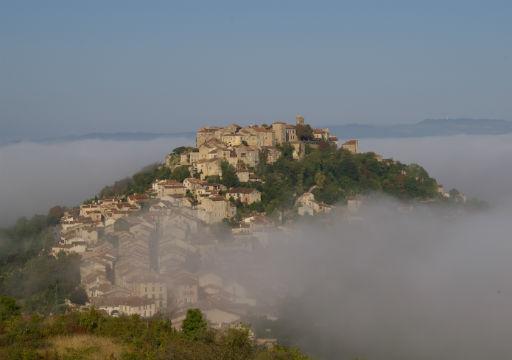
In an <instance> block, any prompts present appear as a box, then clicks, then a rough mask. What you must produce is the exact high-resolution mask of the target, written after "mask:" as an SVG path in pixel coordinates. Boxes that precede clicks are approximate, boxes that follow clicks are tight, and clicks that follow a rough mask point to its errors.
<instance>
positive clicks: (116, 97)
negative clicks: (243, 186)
mask: <svg viewBox="0 0 512 360" xmlns="http://www.w3.org/2000/svg"><path fill="white" fill-rule="evenodd" d="M511 18H512V2H510V1H506V0H505V1H491V0H486V1H483V0H482V1H471V0H456V1H450V0H444V1H437V0H431V1H411V0H408V1H365V0H362V1H361V0H358V1H330V2H326V1H309V2H305V1H299V0H293V1H251V2H247V1H191V0H188V1H150V2H142V1H127V0H124V1H93V0H89V1H81V2H72V1H2V2H1V3H0V138H3V139H7V138H11V139H12V138H17V137H45V136H52V135H63V134H70V133H85V132H92V131H119V130H120V129H121V130H124V131H164V132H173V131H184V130H192V129H194V128H195V127H197V126H199V125H201V124H205V123H225V122H231V121H237V122H240V123H247V122H250V121H256V120H257V121H271V120H275V119H285V120H291V119H293V116H294V115H295V113H297V112H301V113H303V114H304V115H305V116H306V118H307V119H308V120H310V121H311V122H312V123H315V124H335V123H348V122H366V123H367V122H371V123H391V122H414V121H419V120H422V119H424V118H439V117H488V118H504V119H512V102H511V101H510V96H511V94H512V69H511V64H512V49H511V48H512V47H511V41H510V39H511V38H512V22H511V21H510V19H511Z"/></svg>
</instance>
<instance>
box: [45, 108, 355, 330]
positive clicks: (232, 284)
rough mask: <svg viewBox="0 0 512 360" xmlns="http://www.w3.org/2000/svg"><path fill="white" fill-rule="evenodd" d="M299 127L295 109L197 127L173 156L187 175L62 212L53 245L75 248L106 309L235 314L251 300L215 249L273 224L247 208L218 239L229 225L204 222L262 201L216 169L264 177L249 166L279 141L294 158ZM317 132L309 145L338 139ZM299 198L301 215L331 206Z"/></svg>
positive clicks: (223, 320)
mask: <svg viewBox="0 0 512 360" xmlns="http://www.w3.org/2000/svg"><path fill="white" fill-rule="evenodd" d="M300 126H304V118H303V117H301V116H297V118H296V125H289V124H286V123H283V122H275V123H273V124H272V125H270V126H267V125H254V126H247V127H240V126H238V125H230V126H227V127H222V128H221V127H208V128H202V129H200V130H199V131H198V132H197V138H196V148H192V149H189V150H187V151H185V152H184V153H182V154H180V158H179V164H178V165H181V166H183V165H185V166H188V167H189V169H190V171H191V174H192V175H193V177H189V178H186V179H185V180H184V181H183V182H179V181H176V180H156V181H154V182H153V183H152V184H151V188H150V189H149V190H148V191H147V192H146V193H145V194H134V195H130V196H127V197H125V198H124V197H123V198H121V197H112V198H103V199H99V200H96V201H92V202H88V203H85V204H82V205H81V206H80V207H79V208H75V209H71V210H69V211H67V212H66V213H65V215H64V216H63V217H62V218H61V222H60V226H59V227H58V230H59V231H58V232H57V236H58V243H57V245H55V246H54V248H53V249H52V252H53V254H55V255H57V254H58V253H59V252H66V253H79V254H81V257H82V261H81V267H80V273H81V282H82V287H83V288H84V290H85V291H86V293H87V295H88V298H89V303H90V305H92V306H95V307H96V308H98V309H102V310H104V311H106V312H107V313H109V314H111V315H120V314H127V315H133V314H137V315H140V316H143V317H150V316H153V315H155V314H157V313H168V314H171V317H172V318H173V320H174V321H173V323H175V324H178V325H179V323H180V321H182V320H183V318H184V316H185V313H186V310H187V309H188V308H191V307H199V308H201V310H203V312H204V313H205V315H206V317H207V319H208V320H209V321H210V323H211V324H212V325H213V326H223V325H225V324H229V323H233V322H237V321H239V320H240V318H241V317H243V316H244V314H247V313H248V312H250V309H251V308H253V307H254V306H256V305H257V302H256V300H255V299H254V298H253V297H251V295H250V294H249V293H248V292H247V291H246V290H245V289H244V288H243V286H241V285H240V284H239V283H237V282H236V281H234V280H233V279H229V276H225V275H224V276H223V275H221V274H220V273H216V272H215V271H214V270H212V269H211V268H210V267H208V266H207V265H208V264H213V263H215V265H216V266H219V265H220V267H222V265H223V264H222V263H221V264H219V262H222V261H221V260H219V259H221V258H226V257H218V256H217V254H218V253H219V252H222V253H223V254H238V253H240V252H250V251H252V250H253V249H254V247H255V246H256V247H258V246H263V247H265V246H266V245H267V244H268V241H269V240H268V239H269V233H271V232H273V231H278V229H277V227H276V226H275V224H274V222H273V221H272V220H271V219H269V218H268V217H267V216H266V215H265V214H251V215H248V216H246V217H245V218H243V219H241V221H240V222H239V226H238V227H235V228H232V229H229V228H228V227H226V229H227V231H228V232H229V231H230V232H231V233H230V234H228V237H229V238H230V239H231V240H230V241H229V242H225V241H222V239H221V238H220V237H222V236H225V235H226V234H223V235H222V236H219V234H218V233H216V232H215V231H216V230H215V229H216V228H217V227H214V226H210V225H212V224H216V223H220V222H222V221H223V220H224V219H230V218H233V217H234V216H235V215H236V204H237V203H242V204H246V205H250V204H254V203H258V202H260V201H261V193H260V192H259V191H258V190H256V189H254V188H253V187H251V186H248V185H246V186H245V187H243V186H242V187H235V188H227V187H226V186H224V185H222V184H220V183H218V181H217V182H216V181H215V178H213V181H212V177H218V179H219V180H220V179H222V166H221V165H222V161H226V162H227V163H229V164H230V165H232V166H233V167H234V168H235V170H236V175H237V176H238V178H239V180H240V182H241V183H242V184H247V183H251V182H260V181H261V180H260V179H258V178H257V177H256V175H255V173H254V169H255V167H256V166H257V165H258V164H259V162H260V161H265V162H266V163H273V162H275V161H277V160H278V159H279V157H280V156H281V154H282V149H281V146H283V145H284V144H285V143H287V144H289V145H290V146H291V148H292V150H293V155H292V156H293V158H294V159H300V158H301V157H303V156H304V155H305V146H306V142H305V141H301V140H300V139H299V138H298V135H297V129H298V128H299V127H300ZM313 137H314V139H313V142H312V143H311V144H310V145H315V142H316V143H319V142H321V141H326V142H334V141H337V139H336V138H335V137H333V136H331V134H330V133H329V130H328V129H313ZM357 145H358V144H357V141H355V140H353V141H349V142H347V143H344V144H342V146H343V147H344V148H345V149H346V150H348V151H351V152H357V151H358V149H357ZM174 164H175V163H174ZM297 207H298V209H299V214H300V215H305V214H311V215H314V214H319V213H327V212H329V211H330V210H331V208H330V207H329V206H328V205H326V204H323V203H320V202H317V201H315V199H314V195H313V194H312V193H311V192H307V193H305V194H304V195H302V196H301V197H300V198H299V199H298V200H297ZM217 229H218V228H217ZM230 256H231V255H230ZM236 257H237V256H236V255H233V258H236ZM227 258H229V256H228V257H227ZM224 265H226V264H224Z"/></svg>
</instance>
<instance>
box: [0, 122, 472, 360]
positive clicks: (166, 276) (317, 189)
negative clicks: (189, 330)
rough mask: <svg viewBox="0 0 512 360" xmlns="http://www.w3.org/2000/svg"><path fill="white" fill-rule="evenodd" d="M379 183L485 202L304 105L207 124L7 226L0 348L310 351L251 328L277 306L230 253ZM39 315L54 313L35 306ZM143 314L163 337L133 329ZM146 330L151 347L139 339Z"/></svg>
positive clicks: (246, 252) (376, 191)
mask: <svg viewBox="0 0 512 360" xmlns="http://www.w3.org/2000/svg"><path fill="white" fill-rule="evenodd" d="M381 194H384V195H386V196H390V197H393V198H395V199H397V200H398V201H399V202H400V203H401V204H404V203H406V204H407V205H408V206H409V207H413V206H415V205H416V204H420V203H421V204H436V205H443V206H446V207H457V208H464V207H466V208H468V207H473V206H474V205H479V203H477V202H471V201H466V198H465V196H464V195H463V194H461V193H459V192H458V191H457V190H455V189H453V190H451V191H449V192H447V191H445V190H444V189H443V188H442V186H441V185H439V184H438V183H437V181H436V180H435V179H433V178H432V177H430V176H429V174H428V172H427V171H426V170H425V169H424V168H422V167H421V166H420V165H417V164H403V163H401V162H399V161H396V160H393V159H383V158H382V157H381V156H380V155H378V154H376V153H374V152H368V153H360V152H359V149H358V140H354V139H353V140H349V141H346V142H339V141H338V139H337V138H336V137H334V136H332V134H331V133H330V132H329V130H328V129H314V128H312V127H311V126H310V125H308V124H305V123H304V119H303V118H302V117H301V116H298V117H297V119H296V125H290V124H286V123H282V122H276V123H274V124H272V125H265V124H263V125H252V126H248V127H241V126H238V125H236V124H232V125H229V126H226V127H222V128H219V127H206V128H201V129H199V130H198V132H197V134H196V144H195V146H187V147H179V148H176V149H174V150H173V151H172V152H171V153H169V154H168V155H167V156H166V158H165V163H161V164H153V165H149V166H147V167H146V168H144V169H143V170H141V171H140V172H138V173H136V174H135V175H133V176H132V177H129V178H126V179H121V180H119V181H118V182H116V183H115V184H113V185H111V186H107V187H105V188H104V189H103V190H102V191H101V192H100V193H99V194H98V195H97V196H96V197H95V198H92V199H89V200H87V201H85V202H84V203H83V204H81V205H80V206H79V207H75V208H69V209H66V208H61V207H55V208H52V209H50V211H49V212H48V214H47V215H45V216H35V217H33V218H32V219H20V220H19V221H18V222H17V223H16V225H15V226H13V227H11V228H8V229H0V239H1V240H2V241H1V242H0V293H1V294H3V295H7V296H9V297H10V298H3V300H2V301H4V305H3V307H4V308H3V310H2V311H4V312H5V313H6V315H4V316H3V321H4V323H3V324H2V325H1V326H0V347H1V346H3V347H4V350H5V351H6V352H9V351H14V350H16V351H18V352H17V353H16V354H21V355H19V356H20V357H22V356H23V350H22V349H21V348H20V346H21V347H26V346H28V344H30V346H29V347H30V349H31V350H30V351H32V353H36V354H41V351H43V350H44V351H46V352H45V354H46V353H48V352H50V353H52V354H53V353H55V352H57V353H58V354H59V356H60V355H62V354H63V353H62V351H61V350H62V348H63V347H64V350H63V351H64V353H65V352H66V351H67V350H65V346H64V345H62V344H63V343H64V344H65V343H66V341H67V340H69V343H71V344H75V345H73V346H75V347H78V348H80V349H81V350H80V349H78V350H77V349H75V350H76V351H82V350H83V351H85V352H87V351H90V352H91V354H92V353H94V351H96V350H97V351H99V352H100V353H101V352H102V351H104V350H105V349H108V348H113V349H115V350H113V351H114V352H116V353H122V352H125V353H126V352H128V353H130V352H131V353H133V354H138V356H140V357H135V358H144V356H150V355H148V354H151V356H154V354H169V351H170V352H171V353H176V354H178V353H179V354H181V355H182V356H183V357H180V358H191V359H194V358H219V359H220V358H222V359H225V358H233V359H235V358H240V359H253V358H254V359H274V358H276V359H278V358H287V359H288V358H290V359H295V358H297V359H300V358H302V357H301V356H302V355H300V354H299V353H298V352H295V351H291V350H288V349H284V348H281V347H279V346H277V347H272V350H268V351H267V350H265V349H263V348H260V347H258V346H256V343H258V341H260V342H261V341H264V339H261V338H260V339H255V340H254V341H252V338H251V337H250V336H249V332H247V333H245V332H244V331H245V330H243V331H242V332H240V331H241V330H240V329H238V327H239V325H240V324H241V323H250V319H251V317H250V316H249V314H253V315H254V314H256V315H258V314H260V315H261V314H272V313H274V312H275V311H276V308H275V304H269V303H268V301H267V299H266V298H265V296H264V293H260V292H258V291H257V289H255V288H252V287H251V285H250V283H248V284H245V283H244V282H243V280H240V279H236V276H235V275H237V274H235V273H234V271H229V269H230V267H229V266H230V265H232V264H233V259H234V258H239V259H240V258H243V256H247V257H249V258H250V257H251V256H252V254H253V252H254V251H265V249H266V247H267V240H268V237H267V236H266V235H268V233H272V234H273V236H274V237H276V238H277V239H279V238H284V237H285V234H286V233H287V232H289V231H290V230H291V229H293V227H294V224H296V223H297V222H298V220H299V219H300V218H303V219H307V220H311V219H312V217H313V216H314V217H316V218H317V219H320V220H322V219H326V218H328V217H329V216H332V217H333V218H332V219H335V217H336V216H341V217H342V218H344V219H346V218H350V217H351V216H352V215H354V214H355V213H357V211H358V208H359V207H360V206H361V204H363V203H364V202H367V201H370V199H371V198H372V197H373V196H376V195H377V196H379V195H381ZM310 217H311V219H310ZM226 269H228V271H226ZM260 273H261V274H262V273H263V272H261V271H259V270H258V269H254V274H253V275H254V276H255V277H257V274H260ZM260 281H261V282H262V283H263V284H264V283H265V281H264V279H260ZM282 285H283V288H285V285H286V284H282ZM11 298H12V299H13V300H11ZM15 302H16V303H15ZM16 304H17V305H16ZM18 305H20V306H21V311H20V309H19V308H18V307H17V306H18ZM196 307H197V308H198V309H199V310H198V314H200V315H197V313H196V315H197V316H199V317H200V318H201V319H202V316H203V315H202V314H203V313H204V319H203V320H204V326H205V329H206V328H208V330H204V331H205V333H204V334H202V335H201V337H200V338H195V337H194V338H193V339H191V338H190V337H187V335H186V331H185V328H186V324H187V320H186V319H187V318H188V317H189V312H190V310H191V309H194V308H196ZM91 308H94V309H98V310H101V311H102V312H101V313H97V312H95V310H92V311H91V310H90V309H91ZM72 309H75V310H78V309H80V310H81V311H80V312H78V311H72V312H71V313H69V311H70V310H72ZM84 311H85V312H84ZM21 313H23V315H21ZM34 314H40V315H44V316H46V317H44V318H38V317H32V318H29V316H31V315H34ZM58 314H61V315H58ZM108 315H111V316H108ZM191 316H192V315H191ZM197 316H196V317H197ZM143 319H146V320H143ZM164 319H165V320H164ZM56 324H58V326H57V325H56ZM144 324H145V326H146V327H148V329H149V330H147V331H155V332H156V334H155V333H150V334H149V335H151V336H156V337H157V338H158V339H159V340H158V341H159V342H158V343H154V340H152V339H151V338H140V337H139V336H149V335H148V333H146V332H143V334H142V335H140V334H139V333H138V332H136V333H134V332H133V331H139V330H140V327H143V326H144ZM27 327H28V328H30V329H31V330H30V331H29V333H28V335H27V334H25V335H24V333H23V331H24V330H20V329H26V328H27ZM123 327H127V328H128V329H127V330H126V331H128V332H127V333H126V332H123V331H124V329H123ZM63 328H65V329H68V331H63V330H62V329H63ZM69 329H71V330H69ZM113 329H115V330H116V331H114V330H113ZM134 329H135V330H134ZM179 329H182V331H178V330H179ZM214 329H216V330H214ZM225 329H230V330H225ZM237 329H238V330H237ZM145 331H146V330H145ZM20 332H21V333H20ZM119 333H120V334H119ZM68 334H74V335H76V336H78V335H81V334H85V335H87V336H92V337H99V338H100V339H95V338H90V340H91V341H92V342H94V341H96V340H97V341H98V342H97V343H98V345H97V346H96V347H95V349H96V350H94V349H92V350H91V349H88V348H86V347H85V348H84V347H83V346H82V345H83V339H81V338H79V337H76V338H73V339H67V340H66V339H64V340H63V339H62V338H61V337H62V335H68ZM205 334H206V335H207V338H206V340H205V338H204V337H203V335H205ZM262 334H263V335H264V334H265V333H264V332H259V333H258V336H262ZM206 335H205V336H206ZM25 336H28V338H27V337H25ZM102 337H106V338H107V339H103V340H101V338H102ZM232 337H234V338H232ZM27 339H28V340H27ZM36 340H37V341H36ZM93 340H94V341H93ZM111 341H114V342H113V343H111ZM160 341H162V342H160ZM272 341H274V342H275V339H273V340H272ZM137 342H140V348H136V349H135V348H131V347H130V346H128V345H129V344H134V343H137ZM137 344H139V343H137ZM162 344H164V345H162ZM127 346H128V347H127ZM58 348H60V349H61V350H58ZM82 348H83V349H82ZM93 348H94V347H93ZM170 349H172V350H170ZM193 349H195V350H193ZM75 350H73V349H72V350H70V351H75ZM105 351H107V350H105ZM142 351H144V353H142ZM289 351H291V352H289ZM13 353H14V352H13ZM141 354H144V355H141ZM205 354H209V355H208V356H210V357H208V356H207V355H205ZM226 354H230V355H226ZM181 355H180V356H181ZM45 356H46V355H45ZM52 356H53V355H52ZM14 358H16V357H14ZM84 358H86V357H84ZM132 358H134V357H132Z"/></svg>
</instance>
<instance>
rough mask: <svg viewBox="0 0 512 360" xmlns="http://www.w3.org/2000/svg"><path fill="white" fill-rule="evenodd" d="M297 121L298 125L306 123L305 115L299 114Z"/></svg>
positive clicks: (296, 117)
mask: <svg viewBox="0 0 512 360" xmlns="http://www.w3.org/2000/svg"><path fill="white" fill-rule="evenodd" d="M295 122H296V124H297V125H304V116H302V115H300V114H297V115H296V116H295Z"/></svg>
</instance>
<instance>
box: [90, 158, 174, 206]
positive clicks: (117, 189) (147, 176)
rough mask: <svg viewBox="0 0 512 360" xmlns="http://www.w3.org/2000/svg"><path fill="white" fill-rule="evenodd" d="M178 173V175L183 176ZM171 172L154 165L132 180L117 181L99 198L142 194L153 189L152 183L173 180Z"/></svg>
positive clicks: (102, 192)
mask: <svg viewBox="0 0 512 360" xmlns="http://www.w3.org/2000/svg"><path fill="white" fill-rule="evenodd" d="M181 174H182V172H178V173H177V175H181ZM171 178H172V172H171V170H170V169H169V168H168V167H166V166H162V165H160V164H152V165H149V166H146V167H145V168H144V169H142V170H141V171H139V172H138V173H136V174H135V175H133V176H132V177H131V178H125V179H122V180H119V181H116V182H115V183H114V185H111V186H106V187H104V188H103V189H102V190H101V191H100V193H99V197H100V198H104V197H112V196H126V195H130V194H135V193H137V194H142V193H144V192H145V191H146V190H148V189H149V188H150V187H151V183H153V181H155V180H159V179H171Z"/></svg>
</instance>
